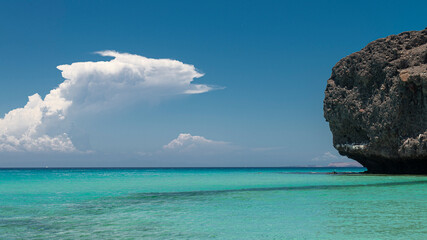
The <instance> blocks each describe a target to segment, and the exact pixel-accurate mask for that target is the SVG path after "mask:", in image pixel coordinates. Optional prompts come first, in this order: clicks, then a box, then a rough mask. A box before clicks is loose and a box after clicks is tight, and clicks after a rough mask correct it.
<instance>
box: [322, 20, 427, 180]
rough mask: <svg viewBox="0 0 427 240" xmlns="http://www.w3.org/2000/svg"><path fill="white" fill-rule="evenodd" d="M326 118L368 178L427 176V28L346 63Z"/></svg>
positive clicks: (328, 96)
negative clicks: (367, 173) (382, 174)
mask: <svg viewBox="0 0 427 240" xmlns="http://www.w3.org/2000/svg"><path fill="white" fill-rule="evenodd" d="M324 115H325V119H326V121H328V122H329V126H330V129H331V131H332V134H333V143H334V147H335V148H336V149H337V150H338V151H339V153H340V154H342V155H345V156H348V157H350V158H353V159H355V160H356V161H358V162H360V163H361V164H362V165H363V166H365V167H366V168H367V169H368V172H371V173H418V174H427V28H426V29H424V30H422V31H412V32H404V33H401V34H399V35H392V36H388V37H386V38H382V39H378V40H376V41H373V42H371V43H369V44H368V45H367V46H366V47H365V48H363V49H362V50H360V51H359V52H356V53H353V54H351V55H349V56H347V57H345V58H343V59H341V60H340V61H339V62H338V63H337V64H336V65H335V66H334V67H333V69H332V75H331V78H330V79H329V80H328V83H327V87H326V91H325V100H324Z"/></svg>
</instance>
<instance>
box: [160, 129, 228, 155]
mask: <svg viewBox="0 0 427 240" xmlns="http://www.w3.org/2000/svg"><path fill="white" fill-rule="evenodd" d="M229 147H230V146H229V143H227V142H222V141H214V140H210V139H206V138H205V137H202V136H192V135H191V134H189V133H181V134H179V135H178V137H177V138H175V139H173V140H172V141H171V142H169V143H168V144H166V145H164V146H163V149H164V150H166V151H173V152H181V153H189V152H200V153H210V152H211V151H217V150H225V149H227V148H229Z"/></svg>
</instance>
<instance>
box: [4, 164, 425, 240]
mask: <svg viewBox="0 0 427 240" xmlns="http://www.w3.org/2000/svg"><path fill="white" fill-rule="evenodd" d="M333 170H334V169H321V168H318V169H316V168H270V169H261V168H260V169H253V168H251V169H39V170H36V169H33V170H31V169H28V170H13V169H11V170H0V239H427V191H426V190H427V176H387V175H382V176H381V175H376V176H372V175H371V176H368V175H361V174H336V175H331V174H325V173H327V172H331V171H333ZM336 170H337V171H346V172H347V171H353V172H358V171H363V169H357V168H356V169H351V168H349V169H336Z"/></svg>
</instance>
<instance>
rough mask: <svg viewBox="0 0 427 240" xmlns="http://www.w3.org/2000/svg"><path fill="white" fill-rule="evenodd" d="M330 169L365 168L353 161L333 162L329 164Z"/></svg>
mask: <svg viewBox="0 0 427 240" xmlns="http://www.w3.org/2000/svg"><path fill="white" fill-rule="evenodd" d="M328 167H363V166H362V165H361V164H360V163H358V162H356V161H352V162H333V163H329V164H328Z"/></svg>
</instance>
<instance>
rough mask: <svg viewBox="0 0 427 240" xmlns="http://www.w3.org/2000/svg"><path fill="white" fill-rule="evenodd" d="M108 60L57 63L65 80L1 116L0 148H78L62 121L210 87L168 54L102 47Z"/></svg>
mask: <svg viewBox="0 0 427 240" xmlns="http://www.w3.org/2000/svg"><path fill="white" fill-rule="evenodd" d="M98 54H100V55H102V56H105V57H113V59H112V60H110V61H98V62H76V63H72V64H69V65H60V66H58V67H57V68H58V69H59V70H60V71H61V72H62V76H63V78H64V79H65V80H64V81H63V82H62V83H61V84H59V86H58V87H57V88H55V89H53V90H51V91H50V92H49V93H48V94H47V95H46V96H45V97H44V98H42V97H41V96H40V95H39V94H34V95H32V96H29V97H28V102H27V104H26V105H25V106H24V107H23V108H17V109H14V110H11V111H10V112H9V113H7V114H5V116H4V117H3V118H1V119H0V151H41V152H45V151H59V152H73V151H77V149H76V148H75V147H74V144H73V143H72V141H71V139H70V137H69V136H68V134H67V133H66V132H65V131H63V128H62V127H61V124H63V123H64V121H65V120H66V119H67V118H70V117H71V116H75V115H78V114H79V113H81V112H85V113H91V112H96V111H101V110H104V109H107V108H114V107H116V106H121V105H123V104H126V103H128V102H130V101H138V100H147V99H148V100H150V99H160V98H165V97H170V96H174V95H180V94H200V93H205V92H208V91H210V90H212V89H214V88H213V87H212V86H208V85H204V84H194V83H192V82H193V81H194V79H195V78H200V77H202V76H203V74H202V73H199V72H198V71H197V70H196V69H195V67H194V66H193V65H189V64H185V63H182V62H180V61H177V60H171V59H152V58H146V57H143V56H139V55H133V54H127V53H118V52H115V51H102V52H98Z"/></svg>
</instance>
